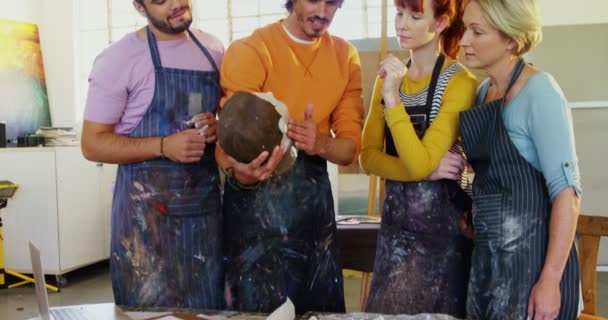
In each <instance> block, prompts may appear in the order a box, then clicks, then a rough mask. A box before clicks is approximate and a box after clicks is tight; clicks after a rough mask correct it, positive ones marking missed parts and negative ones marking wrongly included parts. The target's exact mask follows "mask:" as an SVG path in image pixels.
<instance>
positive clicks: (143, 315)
mask: <svg viewBox="0 0 608 320" xmlns="http://www.w3.org/2000/svg"><path fill="white" fill-rule="evenodd" d="M172 313H173V312H140V311H130V312H125V314H126V315H127V317H129V319H131V320H145V319H151V318H157V317H162V316H167V315H170V314H172Z"/></svg>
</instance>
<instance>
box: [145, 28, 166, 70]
mask: <svg viewBox="0 0 608 320" xmlns="http://www.w3.org/2000/svg"><path fill="white" fill-rule="evenodd" d="M146 32H147V34H148V47H150V54H151V55H152V63H153V64H154V69H159V68H162V67H163V65H162V64H161V63H160V51H158V45H157V44H156V37H155V36H154V33H152V31H151V30H150V27H149V26H147V27H146Z"/></svg>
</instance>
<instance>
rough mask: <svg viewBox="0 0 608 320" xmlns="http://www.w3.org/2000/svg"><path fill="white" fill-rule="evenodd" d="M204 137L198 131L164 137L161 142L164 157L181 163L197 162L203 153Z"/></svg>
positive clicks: (191, 130)
mask: <svg viewBox="0 0 608 320" xmlns="http://www.w3.org/2000/svg"><path fill="white" fill-rule="evenodd" d="M205 140H206V137H205V136H202V135H200V134H199V129H188V130H184V131H181V132H177V133H174V134H172V135H170V136H166V137H165V138H164V139H163V141H162V151H163V153H164V155H165V157H167V158H169V159H171V160H173V161H175V162H181V163H191V162H197V161H199V160H200V159H201V157H202V156H203V153H204V152H205Z"/></svg>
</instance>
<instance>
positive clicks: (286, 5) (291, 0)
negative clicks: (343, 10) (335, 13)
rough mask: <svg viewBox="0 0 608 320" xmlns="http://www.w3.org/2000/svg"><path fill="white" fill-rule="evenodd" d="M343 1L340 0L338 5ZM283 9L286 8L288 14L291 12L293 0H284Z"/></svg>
mask: <svg viewBox="0 0 608 320" xmlns="http://www.w3.org/2000/svg"><path fill="white" fill-rule="evenodd" d="M343 2H344V0H340V7H342V3H343ZM285 9H287V11H288V12H289V14H291V13H292V12H293V0H287V1H285Z"/></svg>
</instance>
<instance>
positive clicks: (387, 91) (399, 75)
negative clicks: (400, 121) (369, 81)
mask: <svg viewBox="0 0 608 320" xmlns="http://www.w3.org/2000/svg"><path fill="white" fill-rule="evenodd" d="M406 73H407V67H406V66H405V65H404V64H403V62H401V60H399V59H398V58H397V57H395V56H393V55H388V57H386V59H384V60H382V61H381V62H380V66H379V68H378V76H379V77H380V78H382V79H384V82H383V83H382V98H384V107H385V108H392V107H394V106H396V105H398V104H399V102H400V101H401V99H400V98H399V88H400V87H401V83H402V82H403V77H405V74H406Z"/></svg>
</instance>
